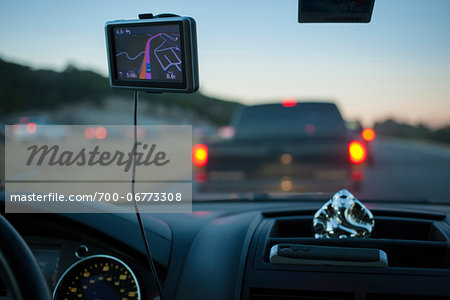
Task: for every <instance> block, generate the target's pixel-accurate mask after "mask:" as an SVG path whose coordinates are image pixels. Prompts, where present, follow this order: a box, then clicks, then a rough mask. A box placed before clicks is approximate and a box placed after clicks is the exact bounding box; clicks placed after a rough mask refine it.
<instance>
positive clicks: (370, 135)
mask: <svg viewBox="0 0 450 300" xmlns="http://www.w3.org/2000/svg"><path fill="white" fill-rule="evenodd" d="M361 136H362V138H363V139H364V140H365V141H366V142H370V141H373V139H374V138H375V131H374V130H373V129H372V128H366V129H364V130H363V131H362V133H361Z"/></svg>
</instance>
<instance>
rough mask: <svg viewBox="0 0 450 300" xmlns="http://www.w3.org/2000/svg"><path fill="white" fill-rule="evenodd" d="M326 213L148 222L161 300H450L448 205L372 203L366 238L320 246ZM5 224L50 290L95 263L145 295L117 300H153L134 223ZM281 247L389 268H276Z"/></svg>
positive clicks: (271, 209)
mask: <svg viewBox="0 0 450 300" xmlns="http://www.w3.org/2000/svg"><path fill="white" fill-rule="evenodd" d="M321 205H322V202H316V201H301V202H299V201H290V200H289V201H288V200H286V201H283V200H280V201H270V200H264V201H202V202H195V203H193V212H192V213H191V214H144V215H143V221H144V225H145V229H146V233H147V235H148V239H149V244H150V247H151V251H152V255H153V259H154V262H155V266H156V270H157V273H158V276H159V278H160V280H161V283H162V286H163V296H164V297H163V299H448V298H449V297H450V286H449V285H448V282H450V245H449V241H450V219H449V215H450V207H449V206H447V205H438V204H436V205H433V204H411V203H396V202H386V201H385V202H369V203H368V204H367V206H368V207H369V209H370V210H371V211H372V212H373V214H374V218H375V229H374V231H373V234H372V236H371V237H370V238H364V239H363V238H347V239H315V238H314V233H313V229H312V225H311V224H312V218H313V215H314V212H315V211H317V209H318V208H320V206H321ZM6 217H7V219H8V220H9V221H10V222H11V224H12V225H13V226H14V227H15V228H16V229H17V230H18V232H19V233H20V234H21V235H22V237H23V238H24V239H25V241H26V242H27V244H28V245H29V247H30V248H31V250H32V252H33V253H34V255H35V257H36V259H37V261H38V263H39V265H40V266H41V269H42V271H43V273H44V276H45V278H46V280H47V282H48V285H49V288H50V290H51V292H54V289H55V287H56V286H57V285H58V284H62V283H61V282H64V280H61V278H62V277H64V275H65V274H67V273H68V271H69V270H70V269H71V268H75V267H76V265H78V264H80V262H86V261H89V259H91V258H94V257H99V258H101V259H105V258H107V259H108V258H112V259H114V260H115V263H117V264H119V266H125V267H128V268H127V269H126V270H129V271H130V272H129V274H130V273H132V274H130V275H134V277H132V278H131V280H130V282H131V284H133V280H135V281H137V282H138V283H139V284H138V286H139V294H136V293H133V292H130V291H128V290H127V288H126V286H124V287H123V288H122V289H123V293H124V294H123V295H124V296H123V297H122V298H118V299H125V298H126V299H156V298H155V297H156V294H155V293H156V291H157V289H156V282H155V280H154V279H153V276H152V273H151V271H150V268H149V267H148V262H147V257H146V255H145V253H146V252H145V247H144V244H143V242H142V237H141V233H140V231H139V227H138V223H137V219H136V216H135V215H133V214H120V213H117V214H115V213H109V214H106V213H105V214H97V213H96V214H6ZM282 243H289V244H298V245H319V246H320V245H321V246H335V247H353V248H375V249H380V250H383V251H385V252H386V253H387V256H388V260H389V265H388V266H387V267H383V268H380V267H358V266H327V265H289V264H285V265H280V264H273V263H271V262H270V259H269V252H270V248H271V247H272V246H273V245H276V244H282ZM109 266H111V264H110V265H109ZM114 266H115V265H114V264H113V265H112V267H114ZM102 267H104V266H103V265H102ZM88 271H91V272H93V271H92V270H88ZM82 276H83V271H82V272H81V273H80V277H82ZM107 278H108V277H107V275H106V276H105V280H107ZM120 284H121V285H122V283H120ZM69 288H70V287H69ZM131 289H133V287H132V288H131ZM0 292H1V293H2V294H0V299H9V298H8V296H7V292H6V289H5V288H2V289H1V290H0ZM75 295H78V294H76V293H74V295H72V296H75ZM80 295H81V294H80ZM81 297H82V296H81Z"/></svg>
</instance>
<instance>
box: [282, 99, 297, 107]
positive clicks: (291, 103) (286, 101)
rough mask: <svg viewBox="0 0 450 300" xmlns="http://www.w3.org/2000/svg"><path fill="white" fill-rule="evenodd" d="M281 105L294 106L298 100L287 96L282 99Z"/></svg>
mask: <svg viewBox="0 0 450 300" xmlns="http://www.w3.org/2000/svg"><path fill="white" fill-rule="evenodd" d="M281 105H283V106H284V107H294V106H296V105H297V100H296V99H295V98H290V97H287V98H284V99H283V100H281Z"/></svg>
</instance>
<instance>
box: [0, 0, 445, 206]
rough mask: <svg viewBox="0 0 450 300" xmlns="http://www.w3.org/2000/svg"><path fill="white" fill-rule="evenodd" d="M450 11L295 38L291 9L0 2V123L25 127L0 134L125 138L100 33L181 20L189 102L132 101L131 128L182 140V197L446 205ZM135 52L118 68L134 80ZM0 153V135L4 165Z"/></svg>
mask: <svg viewBox="0 0 450 300" xmlns="http://www.w3.org/2000/svg"><path fill="white" fill-rule="evenodd" d="M449 11H450V1H448V0H434V1H419V0H397V1H390V0H376V2H375V6H374V11H373V15H372V20H371V22H370V23H368V24H334V23H330V24H302V23H298V22H297V19H298V15H297V14H298V1H296V0H289V1H266V0H264V1H258V2H257V3H256V2H253V1H219V2H216V1H204V0H199V1H159V2H152V3H151V5H149V4H148V2H145V1H138V2H132V3H131V2H127V3H122V4H119V3H112V2H111V1H75V2H61V1H30V0H25V1H8V2H4V3H3V4H2V9H1V10H0V25H1V27H2V28H3V30H2V32H1V33H0V40H1V43H0V98H1V100H2V101H1V102H2V105H1V107H0V116H1V120H2V123H3V124H2V125H13V124H22V125H25V126H31V127H23V128H22V129H20V128H18V129H17V131H16V132H15V133H14V134H15V135H16V140H17V141H25V140H27V139H28V138H27V136H28V135H29V133H30V131H28V129H30V128H31V129H30V130H31V131H32V132H34V131H33V130H35V127H33V126H40V125H92V126H94V125H95V126H97V127H98V126H106V125H130V124H132V121H133V106H132V99H133V94H132V92H130V91H123V90H113V89H112V88H111V87H110V86H109V83H108V76H109V74H108V61H107V52H106V45H105V32H104V25H105V22H107V21H111V20H119V19H120V20H123V19H136V18H137V15H138V14H140V13H154V14H158V13H166V12H167V13H174V14H179V15H182V16H190V17H192V18H194V19H195V20H196V24H197V39H198V58H199V78H200V89H199V91H197V92H196V93H193V94H145V93H141V94H140V97H141V98H140V106H139V124H140V125H190V126H192V146H193V148H192V153H189V155H188V157H189V160H191V158H192V161H189V164H190V165H191V166H192V176H191V177H190V178H192V193H193V195H194V196H193V198H194V199H197V198H198V199H229V198H240V197H239V196H237V195H239V194H244V195H248V194H253V195H255V194H261V193H265V194H267V195H271V194H272V193H277V194H280V193H281V194H282V195H290V194H303V195H310V194H311V195H314V194H317V193H320V194H322V193H325V194H327V195H328V194H329V193H334V192H337V191H338V190H340V189H343V188H347V189H348V190H350V191H351V192H352V193H354V194H355V196H357V197H358V198H361V199H363V200H368V201H369V200H392V201H411V202H414V201H420V202H435V203H437V202H439V203H442V202H444V203H450V199H449V197H448V195H450V114H449V112H450V84H449V83H450V31H449V28H450V18H449V17H448V12H449ZM144 38H145V37H144ZM172 38H173V39H174V41H175V38H176V36H175V35H173V36H172ZM155 41H156V42H157V41H158V40H157V39H155V40H154V42H155ZM164 41H165V40H164ZM173 43H174V45H177V44H176V43H175V42H173ZM173 47H175V48H174V49H175V50H173V51H172V50H171V51H172V52H171V53H172V54H171V55H172V56H173V57H175V58H176V59H175V58H173V57H172V56H171V57H167V55H166V58H165V59H167V60H168V61H169V62H168V63H167V62H165V63H164V64H163V65H162V69H163V71H161V72H162V73H161V74H162V75H161V76H167V77H166V78H167V79H168V80H169V79H170V78H175V76H177V74H178V73H177V72H179V71H177V70H180V68H179V66H178V63H179V61H178V57H177V56H176V55H177V53H178V52H176V51H179V49H178V48H177V47H178V46H173ZM139 51H140V50H139ZM139 51H137V50H136V53H126V55H125V54H121V57H120V59H121V60H124V61H125V63H124V64H123V65H127V64H129V65H133V66H136V67H135V69H136V70H138V71H139V72H142V74H144V73H145V71H146V70H147V72H149V70H150V64H149V63H148V62H147V63H146V64H145V63H142V61H143V60H145V55H147V54H142V53H143V52H142V53H138V52H139ZM163 54H164V53H160V54H158V55H159V57H161V59H164V56H163ZM127 59H128V60H127ZM170 59H172V60H176V61H177V62H176V63H173V62H171V61H170ZM135 61H136V62H137V63H134V62H135ZM142 66H144V67H142ZM170 68H172V69H173V70H172V69H170ZM175 68H178V69H175ZM120 74H122V73H120ZM122 75H123V76H126V74H125V75H124V74H122ZM122 75H121V76H122ZM132 75H133V76H137V75H136V72H134V73H133V74H132ZM130 76H131V75H130ZM144 76H145V74H144ZM171 76H172V77H171ZM144 78H145V77H144ZM30 124H31V125H30ZM95 126H94V127H92V128H93V129H92V128H91V127H89V128H91V129H92V132H91V131H89V132H88V131H86V134H92V138H94V139H95V138H96V131H95V130H96V129H95V128H97V127H95ZM2 128H3V126H2ZM107 129H108V128H107ZM86 130H87V129H86ZM108 130H109V129H108ZM27 132H28V133H27ZM67 132H68V131H67V130H66V129H64V128H62V127H59V129H58V130H54V131H52V133H51V138H53V139H63V138H64V137H65V136H66V135H67ZM148 132H150V131H148V130H147V133H148ZM97 134H98V132H97ZM113 134H114V133H113V131H108V135H107V133H106V131H105V132H103V131H102V132H101V133H100V136H103V138H105V137H110V136H113ZM89 137H90V136H89V135H86V138H87V139H89ZM97 137H98V136H97ZM40 138H42V136H41V137H40ZM46 138H49V137H48V136H47V137H46ZM4 144H5V129H2V147H0V149H1V150H0V151H1V152H2V153H0V154H1V155H0V159H1V160H2V161H1V163H2V165H3V166H4V165H5V163H6V162H5V159H6V158H5V154H4V152H5V146H4ZM199 145H200V146H199ZM191 154H192V155H191ZM191 156H192V157H191ZM17 174H18V175H17V176H16V175H15V176H16V177H14V179H15V180H19V179H23V178H30V177H33V176H34V175H33V173H30V172H22V171H17ZM189 176H190V175H189ZM127 178H128V177H127ZM0 185H1V188H2V189H4V188H5V174H2V177H1V184H0ZM212 194H216V196H214V197H213V196H211V197H210V198H208V197H209V196H208V195H212ZM219 194H220V195H221V196H217V195H219ZM290 196H291V195H290ZM294 198H295V197H294ZM298 199H304V197H299V198H298Z"/></svg>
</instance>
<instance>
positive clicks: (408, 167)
mask: <svg viewBox="0 0 450 300" xmlns="http://www.w3.org/2000/svg"><path fill="white" fill-rule="evenodd" d="M0 150H3V147H1V148H0ZM0 152H3V151H0ZM372 153H373V155H374V164H373V165H371V166H365V167H364V180H363V182H362V186H361V190H360V191H359V192H357V191H354V190H351V191H352V192H353V193H354V194H355V195H356V196H357V197H358V198H359V199H361V200H363V201H364V200H387V201H391V200H393V201H397V200H398V201H418V202H419V201H420V202H428V201H430V202H445V203H450V145H438V144H433V143H427V142H422V141H412V140H402V139H391V138H377V139H376V141H374V143H373V145H372ZM2 158H4V156H3V155H2ZM2 165H4V163H3V162H2ZM3 178H4V177H3V176H2V183H3ZM234 184H235V185H237V186H239V187H241V188H242V187H244V186H246V185H247V183H246V182H245V181H241V182H239V181H238V182H235V183H234ZM259 184H260V185H261V184H263V185H264V184H265V183H262V182H260V183H259ZM276 185H277V186H278V182H277V183H276ZM294 185H295V182H294ZM246 188H247V191H250V190H251V189H250V188H251V187H250V185H249V186H246ZM339 188H341V187H340V186H339V187H337V186H336V187H333V189H332V190H330V191H326V192H331V191H337V190H338V189H339ZM195 189H196V188H195V183H194V188H193V190H194V191H195ZM221 192H224V191H221ZM228 192H233V191H232V190H228ZM278 192H280V190H278ZM202 198H204V197H202Z"/></svg>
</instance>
